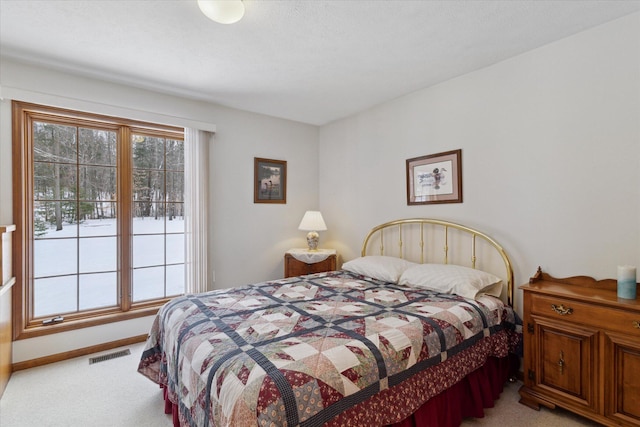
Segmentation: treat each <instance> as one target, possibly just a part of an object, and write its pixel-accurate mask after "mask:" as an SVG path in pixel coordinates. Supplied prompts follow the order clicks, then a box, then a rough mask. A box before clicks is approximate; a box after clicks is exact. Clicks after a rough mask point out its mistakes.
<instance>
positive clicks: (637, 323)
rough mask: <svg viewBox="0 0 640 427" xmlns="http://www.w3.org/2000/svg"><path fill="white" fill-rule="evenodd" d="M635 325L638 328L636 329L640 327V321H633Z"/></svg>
mask: <svg viewBox="0 0 640 427" xmlns="http://www.w3.org/2000/svg"><path fill="white" fill-rule="evenodd" d="M633 327H634V328H636V329H640V321H638V320H634V321H633Z"/></svg>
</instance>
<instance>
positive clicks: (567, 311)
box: [551, 304, 573, 316]
mask: <svg viewBox="0 0 640 427" xmlns="http://www.w3.org/2000/svg"><path fill="white" fill-rule="evenodd" d="M551 308H552V309H553V311H555V312H556V313H558V314H559V315H560V316H566V315H567V314H571V313H573V308H564V305H562V304H560V305H555V304H551Z"/></svg>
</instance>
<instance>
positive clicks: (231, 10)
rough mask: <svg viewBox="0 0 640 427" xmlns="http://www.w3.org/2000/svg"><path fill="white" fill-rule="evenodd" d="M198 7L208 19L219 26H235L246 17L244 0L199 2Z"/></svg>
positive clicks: (199, 0)
mask: <svg viewBox="0 0 640 427" xmlns="http://www.w3.org/2000/svg"><path fill="white" fill-rule="evenodd" d="M198 7H199V8H200V10H201V11H202V13H204V14H205V15H206V17H207V18H209V19H211V20H212V21H215V22H217V23H219V24H233V23H235V22H238V21H239V20H241V19H242V17H243V16H244V4H243V3H242V0H198Z"/></svg>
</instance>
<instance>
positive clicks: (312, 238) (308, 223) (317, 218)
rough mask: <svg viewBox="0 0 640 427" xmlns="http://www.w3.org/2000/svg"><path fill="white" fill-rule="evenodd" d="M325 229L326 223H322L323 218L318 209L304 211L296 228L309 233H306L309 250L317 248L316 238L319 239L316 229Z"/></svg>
mask: <svg viewBox="0 0 640 427" xmlns="http://www.w3.org/2000/svg"><path fill="white" fill-rule="evenodd" d="M326 229H327V225H326V224H325V223H324V219H322V214H321V213H320V212H318V211H306V212H305V214H304V216H303V217H302V221H300V225H299V226H298V230H304V231H308V232H309V234H307V245H308V246H309V250H310V251H316V250H318V240H319V239H320V236H319V235H318V231H324V230H326Z"/></svg>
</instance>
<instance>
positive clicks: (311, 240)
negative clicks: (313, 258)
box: [307, 231, 320, 251]
mask: <svg viewBox="0 0 640 427" xmlns="http://www.w3.org/2000/svg"><path fill="white" fill-rule="evenodd" d="M319 239H320V235H319V234H318V232H317V231H310V232H309V234H307V245H308V246H309V250H310V251H317V250H318V240H319Z"/></svg>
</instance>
